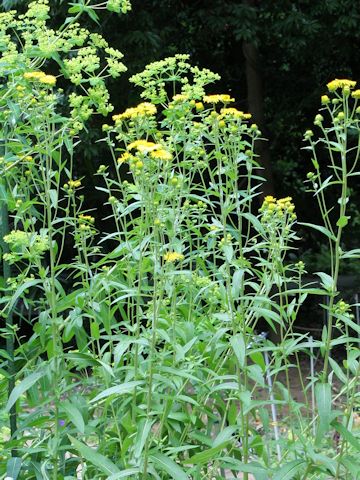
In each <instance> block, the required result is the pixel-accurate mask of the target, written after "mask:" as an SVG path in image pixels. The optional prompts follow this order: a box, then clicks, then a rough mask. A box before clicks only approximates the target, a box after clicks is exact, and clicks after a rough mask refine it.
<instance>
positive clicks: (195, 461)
mask: <svg viewBox="0 0 360 480" xmlns="http://www.w3.org/2000/svg"><path fill="white" fill-rule="evenodd" d="M227 443H229V441H225V442H223V443H221V444H220V445H217V446H216V447H212V448H208V449H207V450H204V451H202V452H199V453H196V454H195V455H193V456H192V457H190V458H189V459H188V460H186V463H187V464H190V465H199V464H203V463H207V462H210V461H212V460H215V459H217V458H218V453H220V452H221V451H222V450H223V449H224V448H225V446H226V444H227Z"/></svg>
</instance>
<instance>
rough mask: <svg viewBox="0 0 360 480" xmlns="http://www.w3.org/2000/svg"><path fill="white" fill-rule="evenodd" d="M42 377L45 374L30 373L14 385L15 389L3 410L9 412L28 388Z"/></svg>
mask: <svg viewBox="0 0 360 480" xmlns="http://www.w3.org/2000/svg"><path fill="white" fill-rule="evenodd" d="M44 375H45V372H34V373H31V374H30V375H29V376H28V377H25V378H24V380H22V381H21V382H20V383H19V385H16V387H15V388H14V390H13V391H12V392H11V394H10V396H9V399H8V401H7V404H6V407H5V410H6V411H9V410H10V409H11V407H12V406H13V405H14V404H15V403H16V402H17V400H18V398H19V397H20V396H21V395H22V394H23V393H25V392H26V391H27V390H29V388H30V387H32V386H33V385H34V384H35V383H36V382H37V381H38V380H39V379H40V378H41V377H43V376H44Z"/></svg>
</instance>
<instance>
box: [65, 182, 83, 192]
mask: <svg viewBox="0 0 360 480" xmlns="http://www.w3.org/2000/svg"><path fill="white" fill-rule="evenodd" d="M79 187H81V180H69V181H68V182H67V183H65V185H64V188H65V190H68V189H69V188H70V189H73V188H79Z"/></svg>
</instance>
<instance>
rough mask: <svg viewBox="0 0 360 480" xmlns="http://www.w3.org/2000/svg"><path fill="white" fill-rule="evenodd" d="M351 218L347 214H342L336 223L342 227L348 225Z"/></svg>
mask: <svg viewBox="0 0 360 480" xmlns="http://www.w3.org/2000/svg"><path fill="white" fill-rule="evenodd" d="M349 218H350V217H346V216H345V215H342V216H341V217H340V218H339V220H338V221H337V222H336V225H337V226H338V227H340V228H343V227H346V225H347V224H348V223H349Z"/></svg>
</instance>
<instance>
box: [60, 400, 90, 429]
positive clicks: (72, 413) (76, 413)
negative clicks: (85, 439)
mask: <svg viewBox="0 0 360 480" xmlns="http://www.w3.org/2000/svg"><path fill="white" fill-rule="evenodd" d="M61 408H62V409H63V410H64V411H65V413H66V415H67V417H68V419H69V420H70V422H72V423H73V424H74V425H75V427H76V428H77V429H78V430H79V432H80V433H84V431H85V423H84V419H83V416H82V414H81V412H80V410H79V409H78V408H77V407H76V406H75V405H74V404H73V403H71V402H69V401H64V402H62V403H61Z"/></svg>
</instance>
